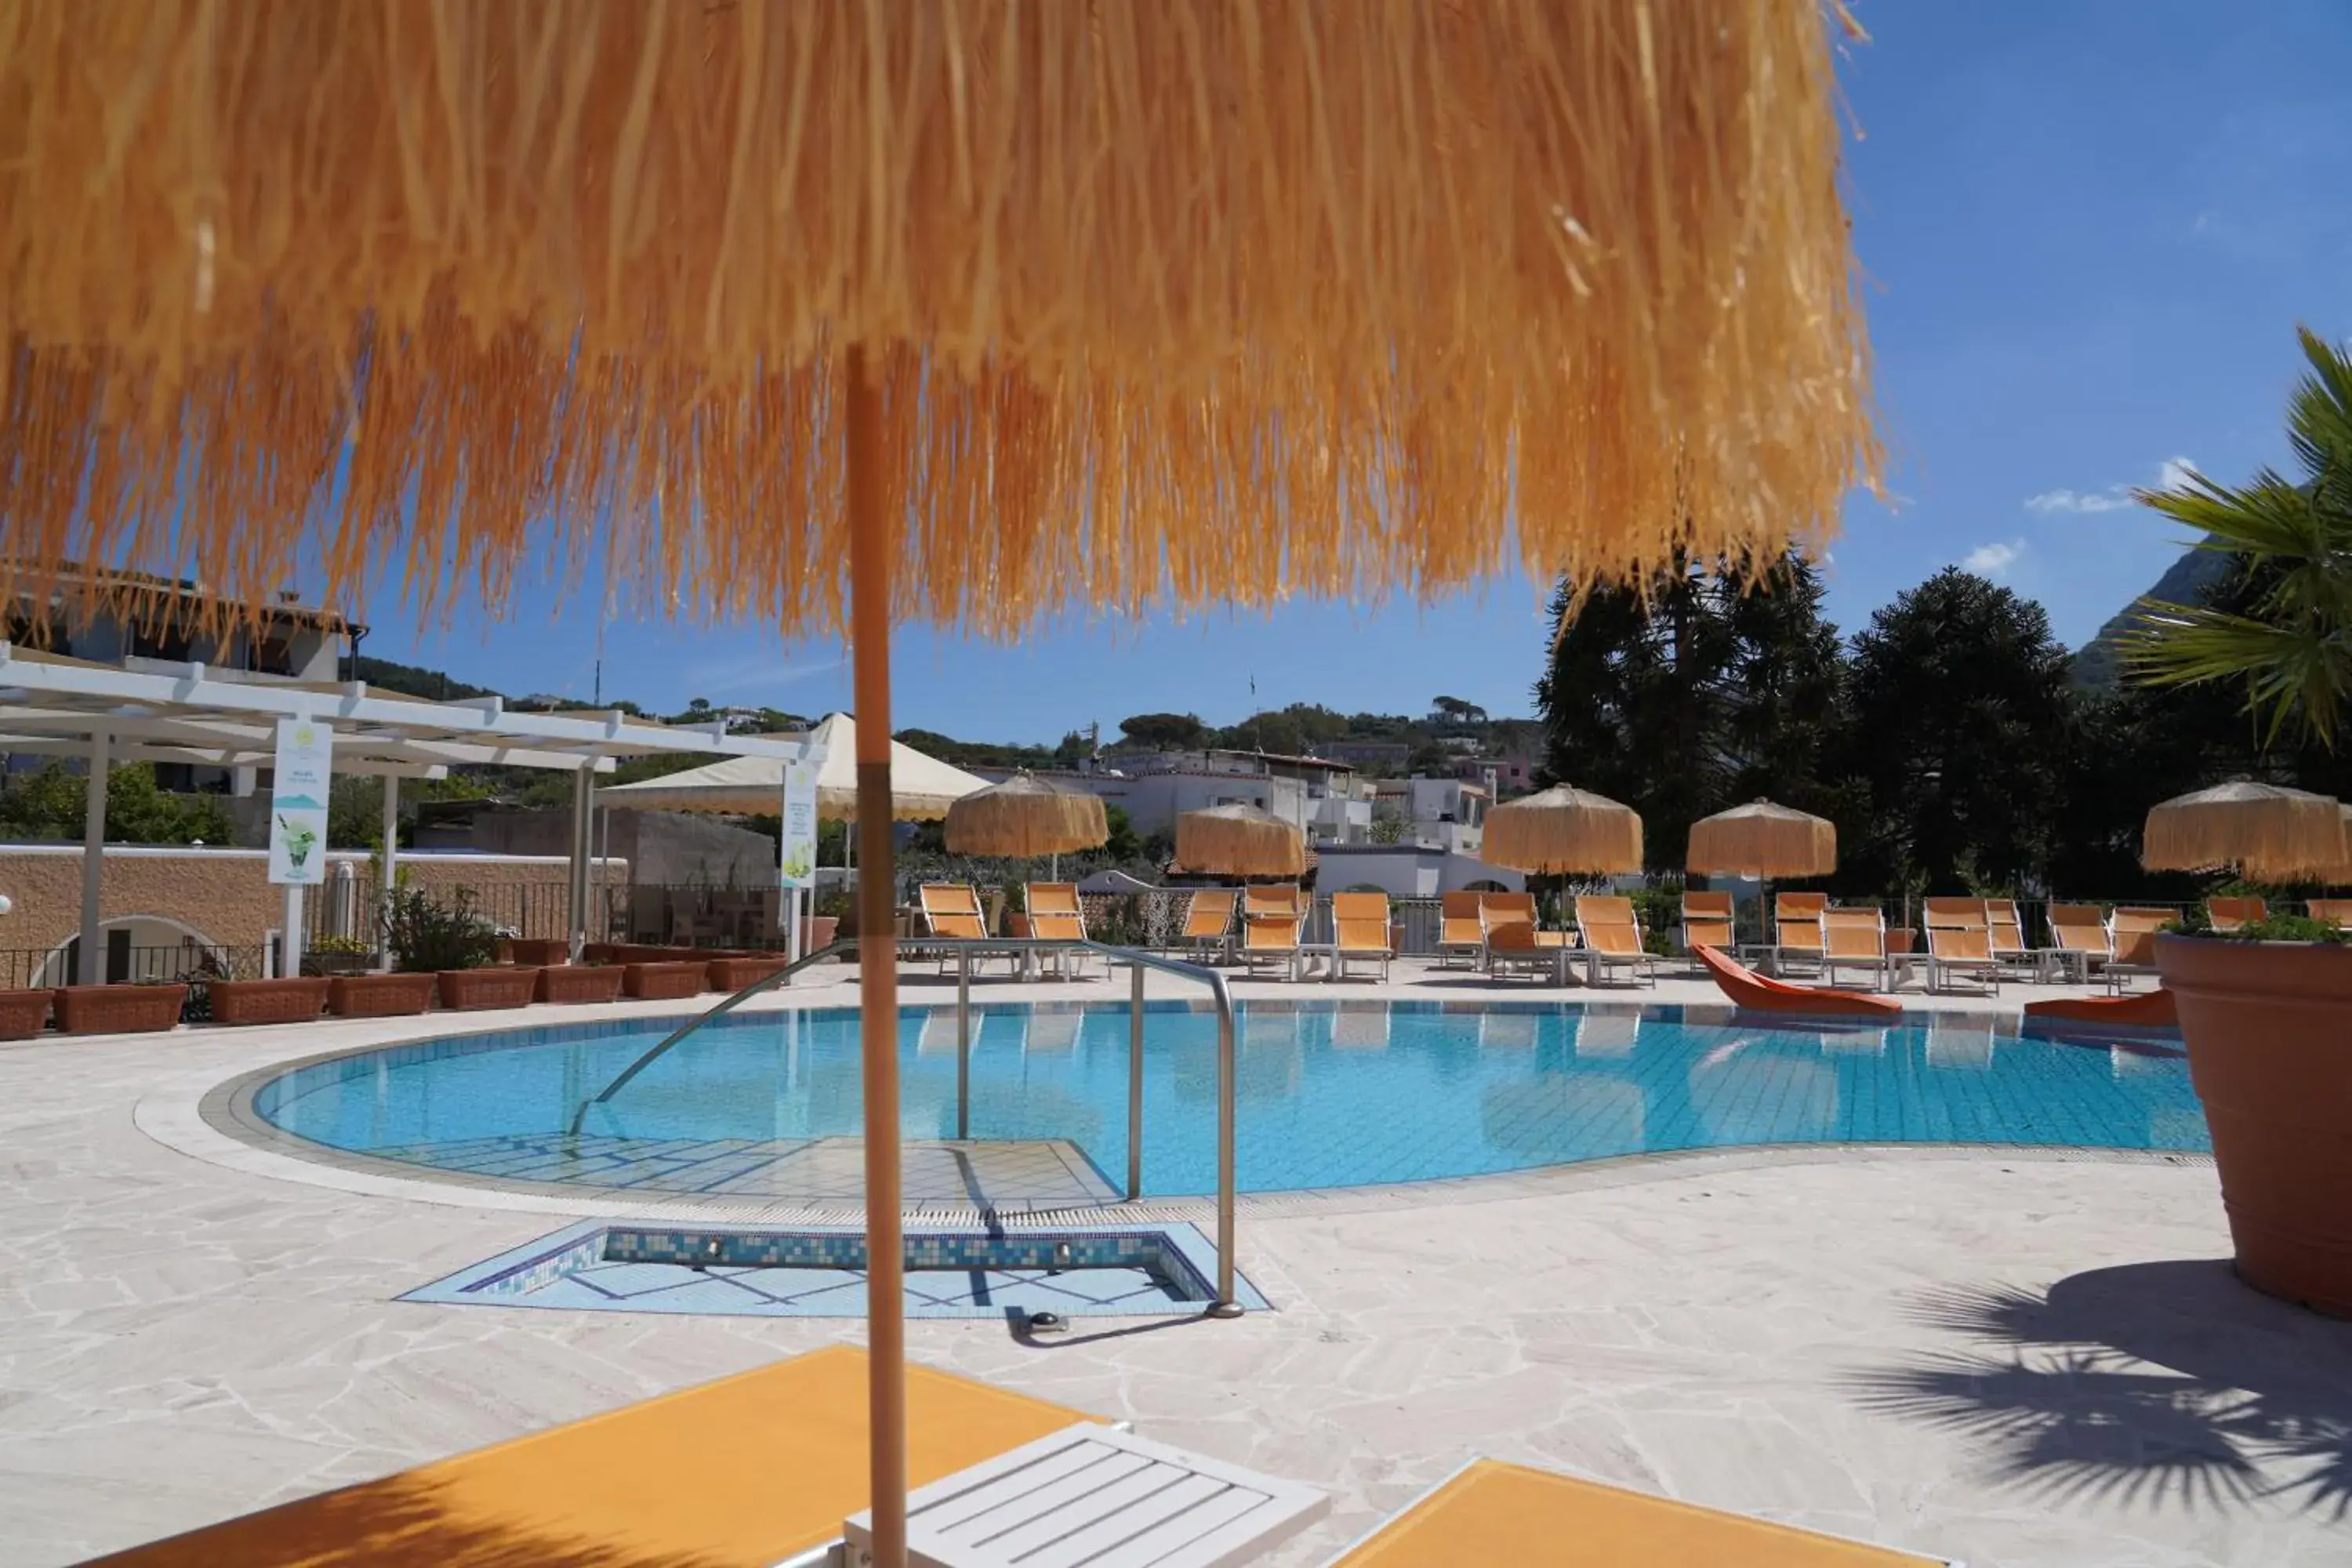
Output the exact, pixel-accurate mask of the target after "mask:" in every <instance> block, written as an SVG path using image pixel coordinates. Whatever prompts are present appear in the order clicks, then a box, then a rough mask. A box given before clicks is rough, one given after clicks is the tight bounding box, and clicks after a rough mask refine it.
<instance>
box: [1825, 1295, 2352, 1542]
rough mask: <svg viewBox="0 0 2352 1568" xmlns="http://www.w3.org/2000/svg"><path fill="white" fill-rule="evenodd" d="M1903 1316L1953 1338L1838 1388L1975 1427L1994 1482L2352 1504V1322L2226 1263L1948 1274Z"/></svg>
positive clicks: (2060, 1492) (1923, 1418)
mask: <svg viewBox="0 0 2352 1568" xmlns="http://www.w3.org/2000/svg"><path fill="white" fill-rule="evenodd" d="M1908 1316H1910V1318H1911V1319H1912V1321H1915V1322H1917V1323H1921V1324H1924V1325H1926V1326H1927V1327H1930V1328H1934V1329H1938V1330H1942V1331H1946V1332H1948V1333H1949V1334H1950V1335H1952V1336H1953V1338H1954V1339H1956V1340H1958V1341H1960V1342H1962V1347H1963V1348H1957V1349H1953V1350H1948V1351H1938V1352H1926V1353H1922V1354H1919V1355H1916V1356H1915V1357H1912V1358H1909V1359H1907V1360H1904V1361H1900V1362H1896V1363H1889V1364H1883V1365H1876V1366H1870V1367H1865V1368H1862V1369H1860V1370H1858V1371H1855V1372H1853V1373H1848V1374H1847V1375H1846V1376H1845V1377H1844V1379H1843V1382H1844V1384H1845V1386H1846V1387H1847V1388H1848V1390H1849V1391H1850V1392H1852V1393H1853V1394H1854V1395H1855V1396H1856V1398H1857V1399H1858V1400H1859V1401H1860V1403H1861V1404H1862V1405H1864V1407H1866V1408H1869V1409H1872V1410H1874V1411H1878V1412H1881V1413H1883V1414H1885V1415H1892V1416H1894V1417H1895V1418H1896V1419H1899V1420H1905V1421H1913V1422H1917V1423H1919V1424H1921V1425H1923V1426H1929V1427H1933V1428H1937V1429H1941V1430H1944V1431H1948V1432H1954V1433H1958V1434H1959V1435H1961V1436H1963V1437H1965V1438H1967V1439H1969V1441H1970V1442H1971V1443H1972V1445H1973V1446H1974V1447H1976V1448H1977V1449H1978V1450H1979V1454H1980V1456H1981V1458H1982V1460H1983V1469H1984V1473H1985V1474H1986V1475H1987V1476H1988V1477H1989V1478H1990V1479H1992V1480H1994V1481H1995V1482H1997V1483H2000V1484H2002V1485H2007V1486H2014V1487H2017V1488H2019V1489H2021V1490H2024V1491H2026V1492H2028V1493H2031V1494H2032V1495H2034V1496H2036V1497H2037V1498H2039V1499H2041V1500H2043V1501H2046V1502H2058V1501H2066V1500H2086V1501H2104V1502H2111V1503H2125V1504H2134V1505H2138V1506H2143V1507H2147V1506H2156V1505H2159V1504H2163V1505H2170V1506H2179V1507H2185V1508H2187V1509H2189V1510H2192V1511H2204V1512H2210V1513H2227V1512H2231V1511H2234V1510H2240V1509H2242V1508H2246V1507H2248V1506H2251V1505H2253V1504H2257V1503H2261V1504H2264V1505H2267V1506H2270V1507H2284V1508H2286V1509H2288V1510H2292V1511H2294V1512H2295V1513H2297V1514H2299V1515H2304V1516H2306V1517H2310V1518H2314V1519H2315V1520H2319V1521H2344V1520H2346V1519H2347V1517H2352V1324H2347V1323H2342V1322H2337V1321H2333V1320H2330V1319H2326V1318H2322V1317H2319V1316H2317V1315H2316V1314H2315V1313H2311V1312H2306V1311H2305V1310H2302V1309H2300V1308H2297V1307H2292V1306H2289V1305H2288V1304H2286V1303H2285V1302H2283V1301H2277V1300H2272V1299H2271V1298H2269V1297H2267V1296H2263V1295H2261V1294H2259V1293H2257V1292H2255V1291H2254V1290H2252V1289H2249V1288H2248V1287H2246V1286H2244V1285H2242V1284H2241V1283H2239V1281H2238V1279H2237V1278H2236V1276H2235V1275H2234V1274H2233V1273H2232V1272H2231V1268H2230V1265H2229V1264H2228V1263H2227V1262H2226V1261H2223V1260H2218V1259H2217V1260H2211V1261H2203V1260H2199V1261H2189V1260H2179V1261H2166V1262H2159V1263H2137V1264H2128V1265H2125V1266H2122V1267H2119V1268H2099V1269H2092V1270H2089V1271H2087V1272H2084V1273H2081V1274H2076V1275H2072V1276H2070V1277H2068V1278H2066V1279H2061V1280H2059V1281H2058V1282H2057V1283H2056V1284H2054V1285H2053V1286H2051V1287H2050V1289H2048V1290H2047V1291H2046V1292H2043V1291H2037V1290H2033V1289H2020V1288H2015V1287H2010V1286H2000V1285H1989V1286H1962V1287H1957V1288H1954V1289H1945V1290H1937V1291H1935V1292H1932V1293H1928V1294H1925V1295H1922V1296H1921V1297H1919V1298H1918V1299H1917V1300H1916V1301H1915V1302H1914V1303H1913V1304H1912V1306H1911V1308H1910V1310H1909V1313H1908Z"/></svg>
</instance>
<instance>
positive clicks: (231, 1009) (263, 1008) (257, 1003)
mask: <svg viewBox="0 0 2352 1568" xmlns="http://www.w3.org/2000/svg"><path fill="white" fill-rule="evenodd" d="M332 984H334V982H333V981H331V980H330V979H329V978H328V977H327V976H325V975H323V974H305V975H301V976H299V977H298V978H290V979H286V980H215V981H213V982H212V983H211V984H208V985H206V986H205V994H206V995H208V996H210V997H211V998H212V1005H213V1022H214V1023H215V1024H299V1023H301V1022H303V1021H305V1020H307V1019H310V1018H315V1017H317V1016H319V1015H320V1013H321V1012H323V1011H324V1010H325V1009H326V1005H327V990H328V987H329V986H331V985H332Z"/></svg>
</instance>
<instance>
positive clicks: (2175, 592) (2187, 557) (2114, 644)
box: [2072, 549, 2232, 688]
mask: <svg viewBox="0 0 2352 1568" xmlns="http://www.w3.org/2000/svg"><path fill="white" fill-rule="evenodd" d="M2231 566H2232V558H2231V556H2229V555H2226V554H2224V553H2223V552H2221V551H2218V550H2196V549H2190V550H2185V551H2183V552H2181V555H2180V559H2179V560H2178V561H2176V562H2174V563H2172V564H2171V565H2170V566H2168V567H2167V568H2166V569H2165V573H2164V575H2163V576H2161V577H2158V579H2157V580H2156V585H2155V586H2154V587H2152V588H2150V589H2148V591H2147V593H2145V594H2143V595H2140V596H2139V598H2138V599H2134V600H2133V601H2132V602H2131V603H2130V604H2128V605H2125V606H2124V607H2123V608H2122V609H2121V610H2119V611H2117V612H2116V615H2114V616H2112V617H2110V618H2109V619H2108V621H2107V624H2106V625H2105V626H2101V627H2100V628H2099V635H2098V636H2097V637H2093V638H2092V639H2091V640H2090V641H2089V642H2087V643H2084V645H2083V647H2082V648H2081V650H2080V651H2078V652H2077V653H2076V654H2075V655H2074V668H2073V672H2072V673H2073V675H2074V684H2075V685H2077V686H2089V687H2098V688H2105V687H2111V686H2113V685H2115V683H2116V679H2117V677H2118V675H2119V674H2120V667H2119V662H2118V655H2119V654H2120V653H2121V651H2122V647H2123V639H2124V637H2125V636H2126V634H2128V633H2129V632H2130V631H2131V630H2132V628H2133V627H2134V626H2137V625H2138V624H2139V618H2140V616H2139V605H2140V600H2141V599H2161V600H2163V601H2165V602H2166V603H2167V604H2173V605H2194V604H2197V603H2199V602H2200V600H2202V599H2203V598H2204V596H2205V595H2206V594H2207V593H2208V592H2209V591H2210V590H2211V589H2212V588H2214V587H2216V586H2218V585H2219V584H2221V582H2223V581H2224V580H2225V579H2227V578H2228V576H2229V575H2230V572H2231Z"/></svg>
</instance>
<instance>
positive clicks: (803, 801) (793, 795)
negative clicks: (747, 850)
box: [779, 761, 817, 888]
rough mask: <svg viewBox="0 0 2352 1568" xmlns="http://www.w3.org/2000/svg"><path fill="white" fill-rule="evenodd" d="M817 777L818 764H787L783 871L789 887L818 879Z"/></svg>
mask: <svg viewBox="0 0 2352 1568" xmlns="http://www.w3.org/2000/svg"><path fill="white" fill-rule="evenodd" d="M816 774H817V763H815V762H814V761H809V762H799V763H785V764H784V837H783V845H782V857H781V859H780V864H779V869H780V870H781V872H782V883H783V885H784V886H785V887H787V888H805V887H808V886H809V885H810V884H812V883H814V881H815V880H816Z"/></svg>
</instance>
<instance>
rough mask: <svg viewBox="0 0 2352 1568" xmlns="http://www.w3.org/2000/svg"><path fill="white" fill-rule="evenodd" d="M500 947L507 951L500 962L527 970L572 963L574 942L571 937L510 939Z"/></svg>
mask: <svg viewBox="0 0 2352 1568" xmlns="http://www.w3.org/2000/svg"><path fill="white" fill-rule="evenodd" d="M499 946H500V947H502V948H504V949H505V950H506V955H505V956H504V957H503V958H501V959H500V960H499V962H500V963H519V964H520V965H522V966H523V967H524V968H525V969H537V968H541V967H543V966H545V965H547V964H550V963H571V962H572V941H571V939H570V938H569V937H537V936H517V937H509V938H508V939H507V940H506V941H504V942H500V943H499Z"/></svg>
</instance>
